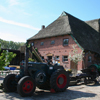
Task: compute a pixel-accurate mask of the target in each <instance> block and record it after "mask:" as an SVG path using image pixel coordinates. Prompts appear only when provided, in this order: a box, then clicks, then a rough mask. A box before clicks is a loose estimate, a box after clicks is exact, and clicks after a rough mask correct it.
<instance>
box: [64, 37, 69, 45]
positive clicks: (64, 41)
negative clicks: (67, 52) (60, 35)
mask: <svg viewBox="0 0 100 100" xmlns="http://www.w3.org/2000/svg"><path fill="white" fill-rule="evenodd" d="M64 40H67V43H66V44H65V43H64V42H65V41H64ZM68 44H69V38H66V39H63V46H67V45H68Z"/></svg>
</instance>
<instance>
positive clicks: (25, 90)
mask: <svg viewBox="0 0 100 100" xmlns="http://www.w3.org/2000/svg"><path fill="white" fill-rule="evenodd" d="M35 88H36V84H35V81H34V79H33V78H31V77H30V76H24V77H22V78H21V79H20V80H19V82H18V85H17V92H18V93H19V94H20V95H21V96H22V97H27V96H32V94H33V92H34V91H35Z"/></svg>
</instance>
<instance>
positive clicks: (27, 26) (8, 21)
mask: <svg viewBox="0 0 100 100" xmlns="http://www.w3.org/2000/svg"><path fill="white" fill-rule="evenodd" d="M0 21H1V22H4V23H8V24H12V25H17V26H21V27H26V28H30V29H33V30H38V31H39V30H40V29H39V28H35V27H33V26H31V25H28V24H23V23H18V22H15V21H12V20H6V19H4V18H2V17H0Z"/></svg>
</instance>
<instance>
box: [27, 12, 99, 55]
mask: <svg viewBox="0 0 100 100" xmlns="http://www.w3.org/2000/svg"><path fill="white" fill-rule="evenodd" d="M67 34H70V35H72V36H73V37H74V39H75V40H76V41H77V42H78V44H79V45H80V46H81V47H82V48H83V49H85V50H90V51H93V52H97V53H99V51H100V45H99V44H100V33H98V32H97V31H96V30H94V29H93V28H92V27H91V26H90V25H88V24H87V23H85V22H84V21H82V20H80V19H78V18H76V17H74V16H72V15H70V14H68V13H66V12H63V13H62V14H61V16H60V17H59V18H58V19H56V20H55V21H54V22H52V23H51V24H50V25H48V26H47V27H46V28H44V29H42V30H40V31H39V32H38V33H37V34H36V35H34V36H33V37H31V38H30V39H28V41H29V40H35V39H42V38H48V37H54V36H61V35H67Z"/></svg>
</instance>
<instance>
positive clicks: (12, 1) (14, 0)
mask: <svg viewBox="0 0 100 100" xmlns="http://www.w3.org/2000/svg"><path fill="white" fill-rule="evenodd" d="M8 3H9V5H10V6H14V5H19V4H20V3H19V2H18V0H8Z"/></svg>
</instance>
